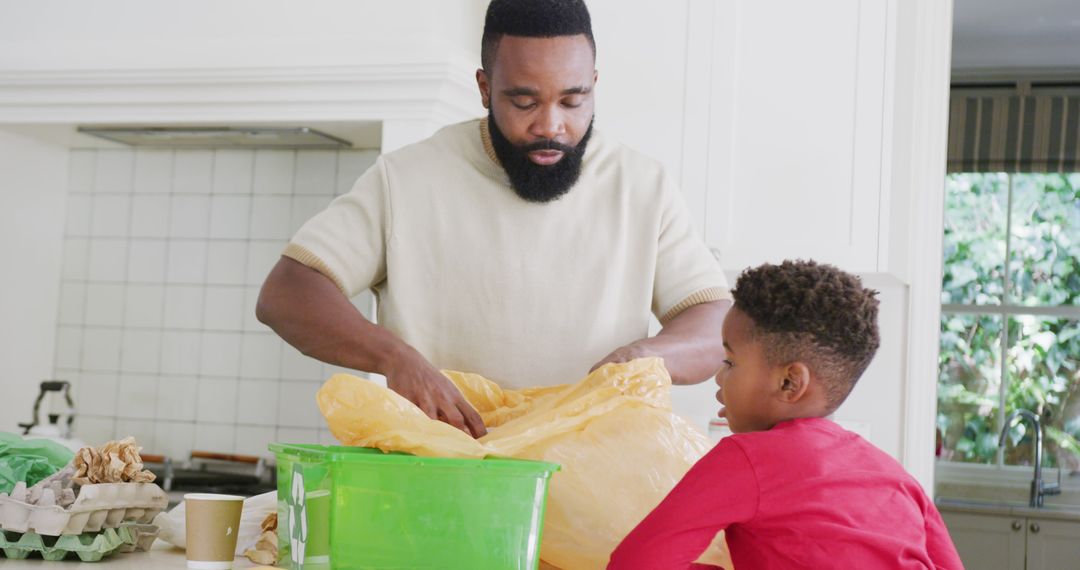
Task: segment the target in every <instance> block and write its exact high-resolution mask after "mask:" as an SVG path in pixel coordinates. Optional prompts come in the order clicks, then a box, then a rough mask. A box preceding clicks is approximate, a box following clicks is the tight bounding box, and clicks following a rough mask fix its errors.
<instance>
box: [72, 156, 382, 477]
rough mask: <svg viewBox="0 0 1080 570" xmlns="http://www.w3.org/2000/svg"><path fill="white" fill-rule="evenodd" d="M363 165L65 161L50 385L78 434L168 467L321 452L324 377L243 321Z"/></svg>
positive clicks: (227, 159)
mask: <svg viewBox="0 0 1080 570" xmlns="http://www.w3.org/2000/svg"><path fill="white" fill-rule="evenodd" d="M376 156H377V153H376V152H375V151H318V150H307V151H291V150H259V151H252V150H217V151H212V150H175V151H174V150H169V149H165V150H137V151H133V150H129V149H116V150H114V149H102V150H74V151H72V153H71V169H70V172H71V176H70V182H69V191H70V194H69V197H68V199H69V202H68V204H69V207H68V213H67V221H66V223H65V224H63V225H62V226H61V228H60V229H61V230H62V232H63V235H64V250H65V255H64V263H63V272H62V276H61V280H60V295H59V299H60V306H59V319H58V323H59V324H58V326H57V347H56V353H55V371H56V372H55V376H56V377H58V378H63V379H67V380H70V381H72V383H73V385H74V386H75V390H74V396H75V401H76V405H77V407H78V410H79V415H78V419H77V420H76V422H77V423H76V427H77V435H78V436H79V437H80V438H81V439H83V440H85V441H87V442H90V443H94V444H98V445H100V444H101V443H103V442H105V441H108V440H110V439H114V438H121V437H125V436H128V435H134V436H135V437H136V439H137V440H138V441H139V444H140V445H141V446H142V447H143V449H144V450H146V451H147V452H150V453H158V454H164V455H170V456H172V457H174V458H176V459H181V460H182V459H186V458H187V457H188V454H189V452H190V451H191V450H192V449H199V450H202V451H211V452H219V453H233V452H236V453H242V454H248V455H266V454H268V451H267V449H266V444H267V443H268V442H270V441H292V442H298V443H317V442H324V443H329V442H330V441H331V437H330V434H329V432H328V431H327V430H326V426H325V424H324V422H323V421H322V417H321V416H320V414H319V412H318V408H317V407H316V404H315V392H316V391H317V390H318V388H319V386H320V385H321V383H322V382H323V381H324V380H325V379H326V378H327V377H329V376H330V375H331V374H333V373H334V372H336V371H337V369H336V368H334V367H331V366H328V365H324V364H323V363H321V362H318V361H315V360H312V359H310V358H308V357H305V356H303V355H301V354H300V353H299V352H297V351H296V350H295V349H293V348H292V347H290V346H288V345H287V344H285V343H284V342H283V341H282V340H281V339H280V338H279V337H278V336H277V335H276V334H274V333H273V331H271V330H270V329H269V328H267V327H266V326H265V325H263V324H261V323H259V322H257V321H256V319H255V301H256V299H257V297H258V292H259V287H260V285H261V284H262V282H263V280H264V279H265V278H266V275H267V274H268V273H269V271H270V268H271V267H272V266H273V265H274V263H276V262H277V260H278V258H279V256H280V253H281V251H282V249H284V247H285V244H286V242H287V240H288V238H289V237H291V236H292V235H293V234H294V233H295V232H296V230H297V229H298V228H299V227H300V225H301V224H303V223H304V222H305V221H306V220H307V219H308V218H310V217H311V216H312V215H314V214H315V213H316V212H318V211H319V210H321V209H323V208H325V207H326V205H327V204H328V203H329V202H330V200H332V199H333V198H334V197H335V196H337V195H340V194H342V193H344V192H346V191H348V189H349V188H351V187H352V183H353V181H355V179H356V178H357V177H358V176H359V175H360V174H361V173H362V172H363V171H364V170H366V169H367V168H368V167H369V166H370V165H371V164H372V163H373V162H374V160H375V157H376ZM52 290H53V292H54V295H55V289H52ZM369 301H370V299H369V298H365V297H358V298H357V299H356V302H357V304H358V305H359V306H361V307H362V309H361V310H365V312H366V309H367V308H368V307H369V306H370V303H369Z"/></svg>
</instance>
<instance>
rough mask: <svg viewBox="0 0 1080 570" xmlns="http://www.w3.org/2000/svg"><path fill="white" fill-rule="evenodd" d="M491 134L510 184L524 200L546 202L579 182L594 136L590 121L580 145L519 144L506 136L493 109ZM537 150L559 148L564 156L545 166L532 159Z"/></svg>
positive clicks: (550, 141) (547, 142)
mask: <svg viewBox="0 0 1080 570" xmlns="http://www.w3.org/2000/svg"><path fill="white" fill-rule="evenodd" d="M488 133H489V134H490V135H491V146H492V147H493V148H494V149H495V156H497V157H499V162H500V163H502V167H503V170H505V171H506V175H507V176H508V177H509V178H510V187H511V188H513V189H514V192H515V193H517V195H518V196H521V197H522V198H523V199H525V200H528V201H529V202H536V203H539V204H543V203H546V202H551V201H553V200H557V199H558V198H560V197H562V196H563V195H564V194H566V193H567V192H569V191H570V188H572V187H573V186H574V183H575V182H577V180H578V176H580V175H581V159H582V158H583V157H584V156H585V147H586V145H587V144H588V143H589V137H591V136H592V121H591V120H590V121H589V130H587V131H585V136H583V137H581V142H579V143H578V144H577V146H568V145H564V144H560V143H557V142H555V141H552V140H542V141H537V142H534V143H530V144H527V145H516V144H514V143H512V142H510V140H509V139H507V138H506V136H504V135H503V133H502V130H501V129H500V128H499V126H498V125H497V124H495V116H494V115H493V114H492V113H491V110H490V109H489V110H488ZM536 150H557V151H561V152H562V153H563V156H562V158H561V159H559V162H556V163H555V164H552V165H548V166H543V165H540V164H536V163H535V162H533V161H532V160H530V159H529V153H530V152H532V151H536Z"/></svg>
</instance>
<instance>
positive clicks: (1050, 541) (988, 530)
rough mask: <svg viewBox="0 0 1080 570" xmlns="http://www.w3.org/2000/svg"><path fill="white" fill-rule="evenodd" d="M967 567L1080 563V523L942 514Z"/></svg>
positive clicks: (1032, 568)
mask: <svg viewBox="0 0 1080 570" xmlns="http://www.w3.org/2000/svg"><path fill="white" fill-rule="evenodd" d="M941 516H942V518H943V519H944V520H945V526H947V527H948V529H949V534H950V535H951V536H952V539H953V544H955V545H956V549H957V551H958V552H959V553H960V559H961V560H962V561H963V562H964V566H965V567H966V568H978V569H979V570H1060V569H1063V568H1076V567H1077V565H1078V564H1080V562H1078V561H1080V520H1058V519H1052V518H1040V517H1033V516H1027V517H1025V516H1015V515H1011V516H1010V515H995V514H974V513H961V512H948V511H942V513H941Z"/></svg>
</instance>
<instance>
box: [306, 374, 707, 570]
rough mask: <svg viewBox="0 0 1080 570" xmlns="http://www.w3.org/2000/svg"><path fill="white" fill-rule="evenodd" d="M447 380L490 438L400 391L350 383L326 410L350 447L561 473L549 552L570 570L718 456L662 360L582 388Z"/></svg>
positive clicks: (549, 518) (599, 562) (330, 386)
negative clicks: (680, 412) (494, 459)
mask: <svg viewBox="0 0 1080 570" xmlns="http://www.w3.org/2000/svg"><path fill="white" fill-rule="evenodd" d="M443 373H444V374H445V375H446V376H447V377H449V378H450V380H451V381H452V382H453V383H454V385H456V386H457V387H458V389H459V390H460V391H461V393H462V394H463V395H464V396H465V397H466V399H468V400H469V402H470V403H471V404H472V405H473V406H474V407H475V408H476V410H477V411H478V412H479V413H480V415H481V417H482V418H483V419H484V424H485V425H486V426H487V427H488V434H487V435H486V436H484V437H482V438H480V439H479V440H475V439H473V438H472V437H470V436H469V435H467V434H465V433H464V432H462V431H460V430H458V429H456V428H454V427H451V426H449V425H447V424H445V423H442V422H438V421H434V420H431V419H430V418H428V417H427V416H426V415H425V414H424V413H423V412H422V411H421V410H420V409H419V408H417V407H416V406H415V405H413V404H412V402H409V401H408V400H406V399H405V398H403V397H402V396H400V395H398V394H397V393H395V392H393V391H392V390H388V389H386V388H383V387H381V386H378V385H377V384H374V383H372V382H369V381H367V380H363V379H360V378H356V377H354V376H349V375H346V374H337V375H335V376H333V377H332V378H330V380H328V381H327V382H326V384H324V385H323V387H322V389H320V390H319V394H318V403H319V409H320V410H321V411H322V413H323V416H325V417H326V420H327V423H328V424H329V426H330V431H331V432H332V433H333V434H334V437H336V438H337V439H338V440H339V441H340V442H341V443H342V444H344V445H356V446H362V447H376V448H379V449H382V450H383V451H404V452H408V453H413V454H416V455H422V456H436V457H473V458H482V457H485V456H487V455H499V456H504V457H515V458H519V459H534V460H539V461H549V462H552V463H558V464H560V465H562V470H561V471H559V472H557V473H555V474H554V475H553V476H552V480H551V483H550V487H549V489H550V490H549V495H548V503H547V514H546V516H545V522H544V539H543V544H542V545H541V551H540V554H541V558H542V559H543V560H544V562H545V563H546V564H548V565H551V566H556V567H558V568H562V569H564V570H578V569H582V570H584V569H590V570H591V569H596V568H603V567H605V566H606V565H607V561H608V558H609V557H610V555H611V552H612V551H613V550H614V549H615V547H616V546H618V544H619V541H621V540H622V539H623V537H625V536H626V535H627V534H628V533H629V532H630V531H631V530H632V529H633V528H634V526H635V525H637V523H638V522H640V521H641V519H642V518H644V517H645V515H646V514H648V513H649V511H651V510H652V509H653V507H655V506H656V505H657V504H659V502H660V500H661V499H663V498H664V496H665V495H666V494H667V493H668V491H670V490H671V488H672V487H674V486H675V483H677V482H678V481H679V479H680V478H682V476H683V475H684V474H685V473H686V471H687V470H689V469H690V466H692V465H693V464H694V463H695V462H696V461H697V460H698V459H699V458H700V457H701V456H702V455H704V454H705V452H706V451H707V450H708V449H709V447H710V443H709V441H708V439H707V438H706V437H705V436H704V435H703V434H702V433H701V432H700V431H698V430H697V429H695V428H694V427H693V426H691V425H690V424H688V423H687V422H686V421H685V420H683V419H682V418H681V417H679V416H677V415H676V414H674V413H673V412H672V411H671V401H670V395H669V392H670V388H671V378H670V376H669V375H668V373H667V370H666V369H665V368H664V365H663V361H662V360H661V359H659V358H646V359H639V360H635V361H633V362H629V363H625V364H608V365H605V366H603V367H601V368H599V369H598V370H596V371H595V372H593V373H592V374H589V375H588V376H587V377H585V378H584V379H583V380H581V381H580V382H578V383H577V384H572V385H563V386H553V387H548V388H534V389H528V390H518V391H510V390H502V389H501V388H499V386H498V385H496V384H495V383H493V382H491V381H489V380H487V379H485V378H483V377H481V376H478V375H476V374H466V373H462V372H443ZM722 542H723V541H722V540H718V541H715V542H714V547H718V546H719V545H722ZM710 554H712V553H710ZM706 559H707V560H709V561H710V562H712V563H714V564H716V563H717V562H714V560H717V561H718V560H722V557H721V558H717V556H715V555H710V556H707V557H706ZM704 560H705V559H703V561H704Z"/></svg>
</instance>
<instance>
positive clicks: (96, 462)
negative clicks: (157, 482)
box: [72, 437, 156, 485]
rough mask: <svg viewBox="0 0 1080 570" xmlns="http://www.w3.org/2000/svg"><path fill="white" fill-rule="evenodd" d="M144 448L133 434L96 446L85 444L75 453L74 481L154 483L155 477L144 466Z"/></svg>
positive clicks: (87, 483) (80, 482) (82, 483)
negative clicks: (86, 445)
mask: <svg viewBox="0 0 1080 570" xmlns="http://www.w3.org/2000/svg"><path fill="white" fill-rule="evenodd" d="M141 449H142V448H140V447H139V446H138V444H136V443H135V438H133V437H125V438H124V439H121V440H119V441H110V442H109V443H106V444H105V445H103V446H101V447H99V448H97V449H94V448H93V447H84V448H82V449H80V450H79V452H78V453H76V454H75V459H74V460H73V462H74V464H75V476H74V477H73V478H72V481H74V482H75V483H76V484H77V485H91V484H95V483H128V482H130V483H152V482H153V481H154V479H156V476H155V475H154V474H153V473H151V472H150V471H146V470H144V469H143V463H142V457H140V456H139V451H140V450H141Z"/></svg>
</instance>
